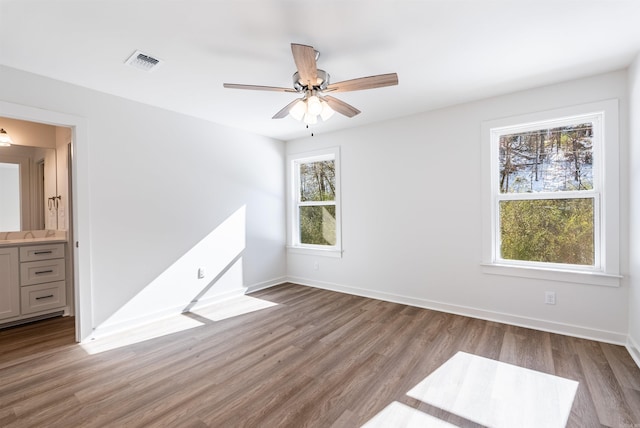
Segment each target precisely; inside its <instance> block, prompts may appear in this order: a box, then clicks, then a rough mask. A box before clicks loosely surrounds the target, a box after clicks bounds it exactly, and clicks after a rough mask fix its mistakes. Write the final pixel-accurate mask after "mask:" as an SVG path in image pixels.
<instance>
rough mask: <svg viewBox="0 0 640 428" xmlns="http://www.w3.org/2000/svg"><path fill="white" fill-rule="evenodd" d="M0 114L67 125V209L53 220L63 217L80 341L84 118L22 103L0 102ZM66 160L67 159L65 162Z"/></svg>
mask: <svg viewBox="0 0 640 428" xmlns="http://www.w3.org/2000/svg"><path fill="white" fill-rule="evenodd" d="M0 115H1V116H2V117H7V118H10V119H17V120H23V121H30V122H34V123H41V124H47V125H53V126H56V127H62V128H68V129H69V130H70V138H69V141H67V142H66V143H65V150H64V152H66V153H65V154H64V158H63V160H64V163H66V164H67V165H68V168H67V170H65V171H64V173H63V174H62V176H64V179H65V181H67V184H68V195H67V199H68V208H66V209H65V210H64V211H63V213H62V216H60V215H59V214H60V213H58V215H57V217H56V221H57V222H60V220H61V217H63V220H64V223H65V224H66V225H67V230H68V232H69V233H68V245H67V248H68V253H69V258H70V259H71V260H72V263H71V266H69V270H70V277H71V280H70V281H69V284H68V287H69V291H70V292H71V293H70V294H71V295H73V299H72V301H71V305H70V306H71V308H72V309H71V310H72V311H73V313H74V315H75V336H76V337H75V340H76V341H77V342H81V341H82V340H83V339H85V338H87V337H88V336H89V335H90V334H91V331H92V324H93V322H92V307H91V302H92V299H91V276H90V266H91V253H90V251H89V248H90V242H89V221H90V218H89V215H88V212H89V210H88V206H89V185H88V182H89V180H88V163H89V158H88V150H87V148H88V144H87V137H86V121H85V119H83V118H81V117H78V116H73V115H69V114H66V113H58V112H55V111H50V110H43V109H40V108H35V107H30V106H24V105H20V104H13V103H8V102H4V101H0ZM69 160H70V161H69Z"/></svg>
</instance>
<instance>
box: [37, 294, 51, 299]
mask: <svg viewBox="0 0 640 428" xmlns="http://www.w3.org/2000/svg"><path fill="white" fill-rule="evenodd" d="M50 297H53V294H49V295H48V296H40V297H36V300H41V299H48V298H50Z"/></svg>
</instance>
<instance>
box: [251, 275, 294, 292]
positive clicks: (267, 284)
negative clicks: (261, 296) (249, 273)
mask: <svg viewBox="0 0 640 428" xmlns="http://www.w3.org/2000/svg"><path fill="white" fill-rule="evenodd" d="M285 282H287V278H286V277H285V276H281V277H278V278H273V279H270V280H268V281H262V282H258V283H256V284H253V285H250V286H248V287H247V291H246V292H245V294H251V293H253V292H256V291H260V290H265V289H267V288H271V287H275V286H276V285H280V284H284V283H285Z"/></svg>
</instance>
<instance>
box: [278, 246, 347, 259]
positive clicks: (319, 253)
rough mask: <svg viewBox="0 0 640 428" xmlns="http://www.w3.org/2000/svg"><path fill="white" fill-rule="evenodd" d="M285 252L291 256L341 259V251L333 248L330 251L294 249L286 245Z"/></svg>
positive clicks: (305, 248)
mask: <svg viewBox="0 0 640 428" xmlns="http://www.w3.org/2000/svg"><path fill="white" fill-rule="evenodd" d="M287 252H289V253H293V254H307V255H311V256H321V257H335V258H342V250H338V249H335V248H331V249H324V248H307V247H295V246H290V245H288V246H287Z"/></svg>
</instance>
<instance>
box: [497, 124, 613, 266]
mask: <svg viewBox="0 0 640 428" xmlns="http://www.w3.org/2000/svg"><path fill="white" fill-rule="evenodd" d="M601 122H602V114H590V115H584V116H574V117H570V118H566V119H561V120H551V121H543V122H538V123H533V124H526V125H516V126H510V127H504V128H498V129H492V130H491V136H492V137H491V144H492V153H493V155H492V156H493V161H492V162H493V165H494V167H493V169H492V171H493V172H492V188H493V195H494V198H493V199H494V213H495V215H494V219H493V230H494V245H493V254H494V256H493V259H494V261H497V262H499V263H506V264H515V265H524V266H536V265H537V266H546V267H554V268H565V269H566V268H570V269H577V270H584V269H587V270H600V268H601V266H600V254H601V249H600V242H601V239H600V211H599V205H600V204H599V201H600V199H601V193H600V192H601V186H600V183H599V177H600V176H601V171H600V169H601V165H602V162H601V159H600V157H601V155H600V153H601V150H600V147H601V146H600V145H601V140H602V135H601Z"/></svg>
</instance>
